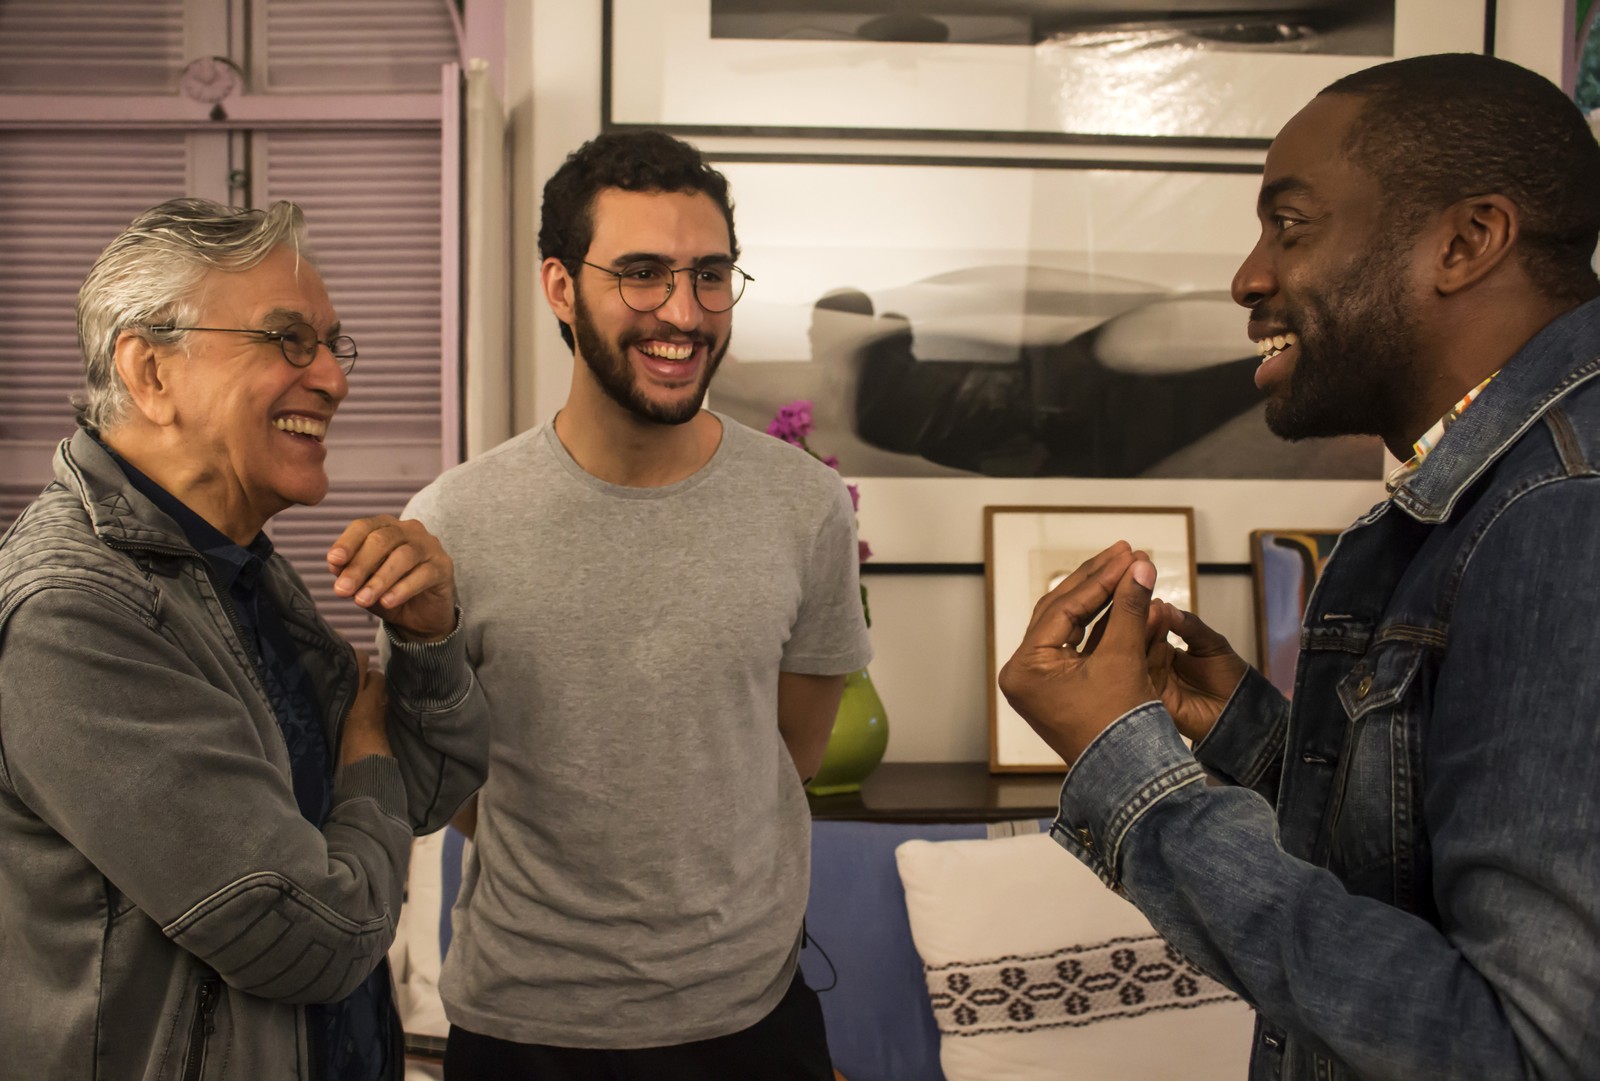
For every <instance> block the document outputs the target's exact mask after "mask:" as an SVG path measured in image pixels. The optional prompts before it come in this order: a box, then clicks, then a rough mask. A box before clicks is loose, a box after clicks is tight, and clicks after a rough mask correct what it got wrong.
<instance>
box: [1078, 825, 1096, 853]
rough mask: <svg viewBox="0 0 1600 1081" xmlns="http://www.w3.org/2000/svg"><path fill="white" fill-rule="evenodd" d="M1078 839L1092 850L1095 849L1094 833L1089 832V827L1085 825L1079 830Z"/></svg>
mask: <svg viewBox="0 0 1600 1081" xmlns="http://www.w3.org/2000/svg"><path fill="white" fill-rule="evenodd" d="M1078 841H1079V843H1081V844H1082V845H1083V847H1084V848H1087V849H1088V850H1089V851H1090V852H1093V851H1094V834H1092V833H1090V832H1089V828H1088V827H1087V826H1084V827H1083V828H1081V829H1079V830H1078Z"/></svg>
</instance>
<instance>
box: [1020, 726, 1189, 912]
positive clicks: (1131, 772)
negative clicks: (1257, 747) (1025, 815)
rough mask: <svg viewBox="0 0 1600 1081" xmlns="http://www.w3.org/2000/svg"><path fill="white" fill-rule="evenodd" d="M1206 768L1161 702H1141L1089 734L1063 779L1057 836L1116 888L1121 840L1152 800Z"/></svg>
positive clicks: (1053, 829) (1054, 830)
mask: <svg viewBox="0 0 1600 1081" xmlns="http://www.w3.org/2000/svg"><path fill="white" fill-rule="evenodd" d="M1204 782H1205V771H1204V770H1202V769H1201V768H1200V764H1199V763H1198V762H1196V761H1195V760H1194V756H1193V755H1191V754H1190V753H1189V748H1188V747H1186V746H1185V745H1184V742H1183V738H1182V737H1181V736H1179V735H1178V729H1177V726H1176V725H1174V724H1173V723H1172V718H1171V717H1170V716H1169V715H1168V714H1167V711H1166V710H1165V709H1164V708H1163V707H1162V705H1161V703H1160V702H1146V703H1145V704H1144V705H1142V706H1139V707H1138V708H1136V709H1133V710H1130V711H1129V712H1128V713H1125V714H1123V715H1122V716H1121V717H1119V718H1117V720H1116V721H1114V722H1112V724H1111V725H1110V727H1108V728H1107V729H1106V730H1105V731H1104V732H1101V733H1100V735H1099V736H1097V737H1095V740H1094V742H1093V743H1091V744H1089V747H1088V749H1087V750H1085V751H1084V752H1083V755H1082V757H1080V758H1079V759H1078V761H1077V762H1076V763H1075V764H1074V765H1073V767H1072V769H1071V771H1070V772H1068V774H1067V779H1066V783H1064V784H1063V785H1062V786H1061V813H1060V815H1059V816H1058V817H1057V818H1056V821H1055V823H1054V824H1053V825H1052V826H1051V827H1050V835H1051V836H1052V837H1054V838H1055V840H1056V843H1057V844H1059V845H1061V847H1063V848H1065V849H1066V850H1067V851H1068V852H1071V853H1072V854H1073V855H1074V856H1076V857H1077V858H1078V859H1079V860H1081V861H1082V862H1083V863H1084V864H1086V865H1087V866H1088V867H1089V869H1090V870H1092V871H1094V873H1095V874H1097V875H1099V876H1100V880H1101V881H1102V882H1104V883H1105V884H1106V885H1108V886H1110V887H1111V888H1112V889H1115V890H1118V891H1119V892H1120V891H1121V886H1120V879H1121V866H1120V863H1121V855H1122V852H1121V850H1122V841H1123V838H1124V837H1126V836H1127V834H1128V831H1129V830H1131V829H1132V828H1133V826H1134V825H1135V823H1137V822H1138V821H1139V819H1140V818H1141V817H1142V816H1143V815H1144V813H1145V812H1146V811H1148V810H1149V809H1150V808H1151V807H1154V806H1155V805H1156V804H1157V803H1158V802H1160V801H1161V800H1163V799H1165V798H1166V797H1167V796H1168V795H1170V794H1171V793H1173V792H1175V791H1177V790H1178V789H1180V788H1183V787H1185V786H1187V785H1190V784H1195V783H1202V784H1203V783H1204Z"/></svg>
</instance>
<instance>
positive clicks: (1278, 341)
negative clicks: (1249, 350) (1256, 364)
mask: <svg viewBox="0 0 1600 1081" xmlns="http://www.w3.org/2000/svg"><path fill="white" fill-rule="evenodd" d="M1299 343H1300V338H1299V335H1297V334H1295V332H1294V331H1292V330H1291V331H1289V332H1287V333H1285V334H1272V335H1269V336H1267V337H1265V338H1262V339H1261V340H1260V341H1258V342H1256V355H1257V356H1259V357H1260V358H1261V363H1262V364H1265V363H1266V362H1267V361H1269V360H1271V359H1272V358H1273V357H1275V356H1277V355H1278V354H1279V353H1281V352H1283V351H1284V350H1285V349H1288V348H1289V347H1290V346H1292V345H1298V344H1299Z"/></svg>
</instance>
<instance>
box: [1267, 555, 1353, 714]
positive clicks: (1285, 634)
mask: <svg viewBox="0 0 1600 1081" xmlns="http://www.w3.org/2000/svg"><path fill="white" fill-rule="evenodd" d="M1340 532H1341V531H1340V530H1337V529H1252V530H1251V531H1250V568H1251V578H1252V580H1253V586H1254V593H1255V614H1256V667H1257V668H1258V669H1259V670H1260V672H1261V674H1262V675H1264V676H1266V677H1267V679H1268V681H1270V682H1271V683H1272V685H1273V686H1274V687H1276V688H1278V690H1280V691H1282V692H1283V694H1284V697H1286V698H1288V697H1293V695H1294V671H1295V665H1296V662H1297V661H1298V659H1299V656H1300V628H1301V624H1302V623H1303V621H1304V618H1305V610H1306V602H1307V601H1308V600H1310V599H1311V590H1312V589H1313V587H1315V586H1316V584H1317V579H1318V578H1319V577H1321V575H1322V568H1323V566H1324V565H1325V564H1326V563H1327V562H1328V557H1329V556H1331V555H1332V554H1333V546H1334V545H1335V544H1336V543H1338V540H1339V534H1340Z"/></svg>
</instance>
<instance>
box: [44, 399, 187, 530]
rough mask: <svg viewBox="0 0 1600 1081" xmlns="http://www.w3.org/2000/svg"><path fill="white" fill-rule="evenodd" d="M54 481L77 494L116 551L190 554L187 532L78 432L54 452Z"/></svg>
mask: <svg viewBox="0 0 1600 1081" xmlns="http://www.w3.org/2000/svg"><path fill="white" fill-rule="evenodd" d="M54 467H55V474H56V479H57V480H58V481H60V482H61V483H62V484H64V485H66V486H67V488H68V489H69V490H71V491H74V492H76V493H77V494H78V498H79V499H81V500H83V507H84V510H85V511H87V512H88V515H89V525H90V527H91V528H92V529H93V530H94V533H95V536H97V537H99V538H100V539H101V540H103V541H105V542H106V543H107V544H109V545H111V546H113V547H117V548H144V549H148V550H152V551H158V552H165V553H168V554H171V555H192V554H194V548H193V547H192V546H191V545H190V544H189V540H188V538H187V537H186V536H185V535H184V532H183V529H182V528H181V527H180V526H179V525H178V523H176V522H174V521H173V520H172V518H171V517H170V516H168V515H167V514H166V513H164V512H163V511H161V510H160V509H159V508H157V507H156V505H155V504H154V503H152V502H151V501H150V500H149V499H148V498H147V497H146V496H145V495H144V494H143V493H141V492H140V491H139V490H138V489H136V488H135V487H134V486H133V484H132V483H131V482H130V481H129V480H128V476H127V474H125V473H124V472H123V471H122V467H121V466H119V465H117V462H116V459H114V458H112V457H111V455H110V453H108V452H107V451H106V449H105V448H104V447H102V446H101V445H100V444H99V442H97V441H96V440H95V438H94V436H92V435H90V434H89V433H88V432H87V431H85V430H84V429H82V428H80V429H78V430H77V431H75V432H73V433H72V435H71V436H70V437H69V438H67V439H63V440H62V441H61V445H60V446H59V447H57V448H56V458H55V463H54Z"/></svg>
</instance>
